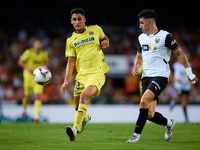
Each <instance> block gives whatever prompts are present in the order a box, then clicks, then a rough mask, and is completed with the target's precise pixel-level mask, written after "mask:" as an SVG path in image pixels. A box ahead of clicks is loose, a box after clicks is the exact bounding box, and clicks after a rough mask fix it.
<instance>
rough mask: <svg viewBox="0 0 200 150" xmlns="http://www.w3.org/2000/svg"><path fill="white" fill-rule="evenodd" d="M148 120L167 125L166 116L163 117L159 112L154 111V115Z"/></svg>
mask: <svg viewBox="0 0 200 150" xmlns="http://www.w3.org/2000/svg"><path fill="white" fill-rule="evenodd" d="M149 121H151V122H154V123H156V124H159V125H164V126H167V118H165V117H163V115H162V114H160V113H159V112H155V114H154V117H153V118H152V119H150V120H149Z"/></svg>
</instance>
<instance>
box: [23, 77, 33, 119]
mask: <svg viewBox="0 0 200 150" xmlns="http://www.w3.org/2000/svg"><path fill="white" fill-rule="evenodd" d="M28 83H30V82H29V80H27V79H26V78H24V97H23V98H22V107H23V111H22V116H21V121H25V118H26V109H27V106H28V105H29V104H30V101H31V99H30V95H31V92H32V86H31V85H32V84H28Z"/></svg>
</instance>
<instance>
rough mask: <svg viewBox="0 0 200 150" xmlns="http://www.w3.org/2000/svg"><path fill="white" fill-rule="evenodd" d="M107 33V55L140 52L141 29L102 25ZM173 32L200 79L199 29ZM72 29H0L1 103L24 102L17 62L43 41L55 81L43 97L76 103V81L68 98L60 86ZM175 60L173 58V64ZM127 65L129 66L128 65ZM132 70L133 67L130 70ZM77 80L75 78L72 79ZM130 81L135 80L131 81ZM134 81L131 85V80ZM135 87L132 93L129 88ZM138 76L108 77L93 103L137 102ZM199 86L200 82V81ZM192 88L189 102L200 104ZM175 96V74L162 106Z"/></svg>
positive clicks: (197, 87) (195, 87) (198, 91)
mask: <svg viewBox="0 0 200 150" xmlns="http://www.w3.org/2000/svg"><path fill="white" fill-rule="evenodd" d="M101 27H102V28H103V30H104V32H105V34H106V35H107V36H108V37H109V39H110V47H109V48H108V49H106V50H104V53H105V55H111V54H112V55H135V54H136V52H137V37H138V35H139V34H140V33H141V31H140V29H139V28H138V27H128V26H127V27H120V26H105V25H101ZM167 30H168V31H169V32H171V33H172V34H173V35H174V37H175V39H176V41H177V42H178V43H179V45H180V46H181V48H182V49H183V51H184V52H185V53H186V55H187V57H188V59H189V61H190V63H191V64H192V68H193V72H194V73H195V74H196V75H197V76H198V78H199V79H200V65H199V60H200V30H198V29H191V28H189V29H188V28H184V27H179V28H172V29H167ZM72 32H73V31H72V29H71V28H70V29H68V28H64V27H54V28H53V29H52V28H51V29H46V28H42V27H37V28H36V27H35V28H27V27H23V26H22V27H20V28H18V29H17V30H15V31H4V30H1V29H0V100H4V101H12V102H16V103H21V100H22V97H23V77H22V69H21V68H20V67H19V66H18V64H17V62H18V59H19V57H20V55H21V54H22V53H23V52H24V50H26V49H27V48H30V47H32V44H33V42H34V41H35V40H36V39H41V40H42V41H43V49H44V50H46V51H47V52H48V53H49V62H48V68H49V69H50V70H51V72H52V76H53V78H52V81H51V82H50V84H49V85H46V86H45V91H44V94H43V96H42V100H43V102H44V103H47V104H48V103H56V104H60V103H67V104H70V103H73V88H74V78H71V80H70V84H69V87H68V88H67V90H66V95H65V96H64V97H62V96H61V95H60V86H61V84H62V82H63V79H64V75H65V67H66V64H67V58H66V57H65V42H66V39H67V37H69V36H70V35H71V33H72ZM175 60H176V58H175V57H174V56H172V58H171V61H170V65H171V66H172V63H173V62H175ZM125 65H126V64H125ZM131 69H132V68H130V70H131ZM73 77H74V76H73ZM127 78H130V79H132V80H128V79H127ZM133 80H134V81H135V82H134V83H136V84H132V81H133ZM127 82H130V83H131V84H132V86H134V87H133V88H132V89H133V90H132V91H131V90H129V88H128V87H126V86H128V85H130V84H129V83H127ZM138 83H139V77H135V78H134V77H133V76H130V75H127V76H126V77H124V78H112V77H109V78H107V81H106V83H105V85H104V87H103V88H102V92H101V94H100V95H99V96H98V97H96V98H93V99H92V101H91V102H92V103H93V104H97V103H104V104H116V103H138V102H139V97H140V95H139V90H138ZM199 83H200V82H199ZM199 83H198V84H196V85H193V86H192V90H191V92H190V97H189V101H190V103H200V84H199ZM175 97H176V91H175V89H174V87H173V74H172V75H171V76H170V82H169V85H168V87H167V88H166V89H165V91H164V92H163V93H162V95H161V96H160V103H169V102H170V100H171V99H174V98H175Z"/></svg>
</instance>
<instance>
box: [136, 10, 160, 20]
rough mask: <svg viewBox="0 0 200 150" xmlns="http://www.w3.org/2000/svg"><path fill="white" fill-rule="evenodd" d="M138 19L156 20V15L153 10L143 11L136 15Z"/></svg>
mask: <svg viewBox="0 0 200 150" xmlns="http://www.w3.org/2000/svg"><path fill="white" fill-rule="evenodd" d="M137 17H138V18H144V19H148V18H154V19H155V20H156V19H157V15H156V13H155V11H154V10H150V9H144V10H143V11H142V12H140V13H139V14H138V15H137Z"/></svg>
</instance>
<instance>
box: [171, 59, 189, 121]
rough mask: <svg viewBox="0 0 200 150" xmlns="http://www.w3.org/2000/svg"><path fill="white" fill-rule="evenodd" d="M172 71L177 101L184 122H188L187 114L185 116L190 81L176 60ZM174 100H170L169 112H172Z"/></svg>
mask: <svg viewBox="0 0 200 150" xmlns="http://www.w3.org/2000/svg"><path fill="white" fill-rule="evenodd" d="M173 71H174V87H175V89H176V91H177V94H178V96H177V99H178V101H180V102H181V105H182V107H183V112H184V116H185V122H189V118H188V114H187V105H188V97H189V92H190V89H191V84H190V81H188V80H187V74H186V72H185V68H184V66H183V65H182V64H181V63H180V60H179V59H178V60H177V61H176V62H175V63H174V64H173ZM175 104H176V102H175V100H172V101H171V103H170V110H172V109H173V108H174V106H175Z"/></svg>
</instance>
